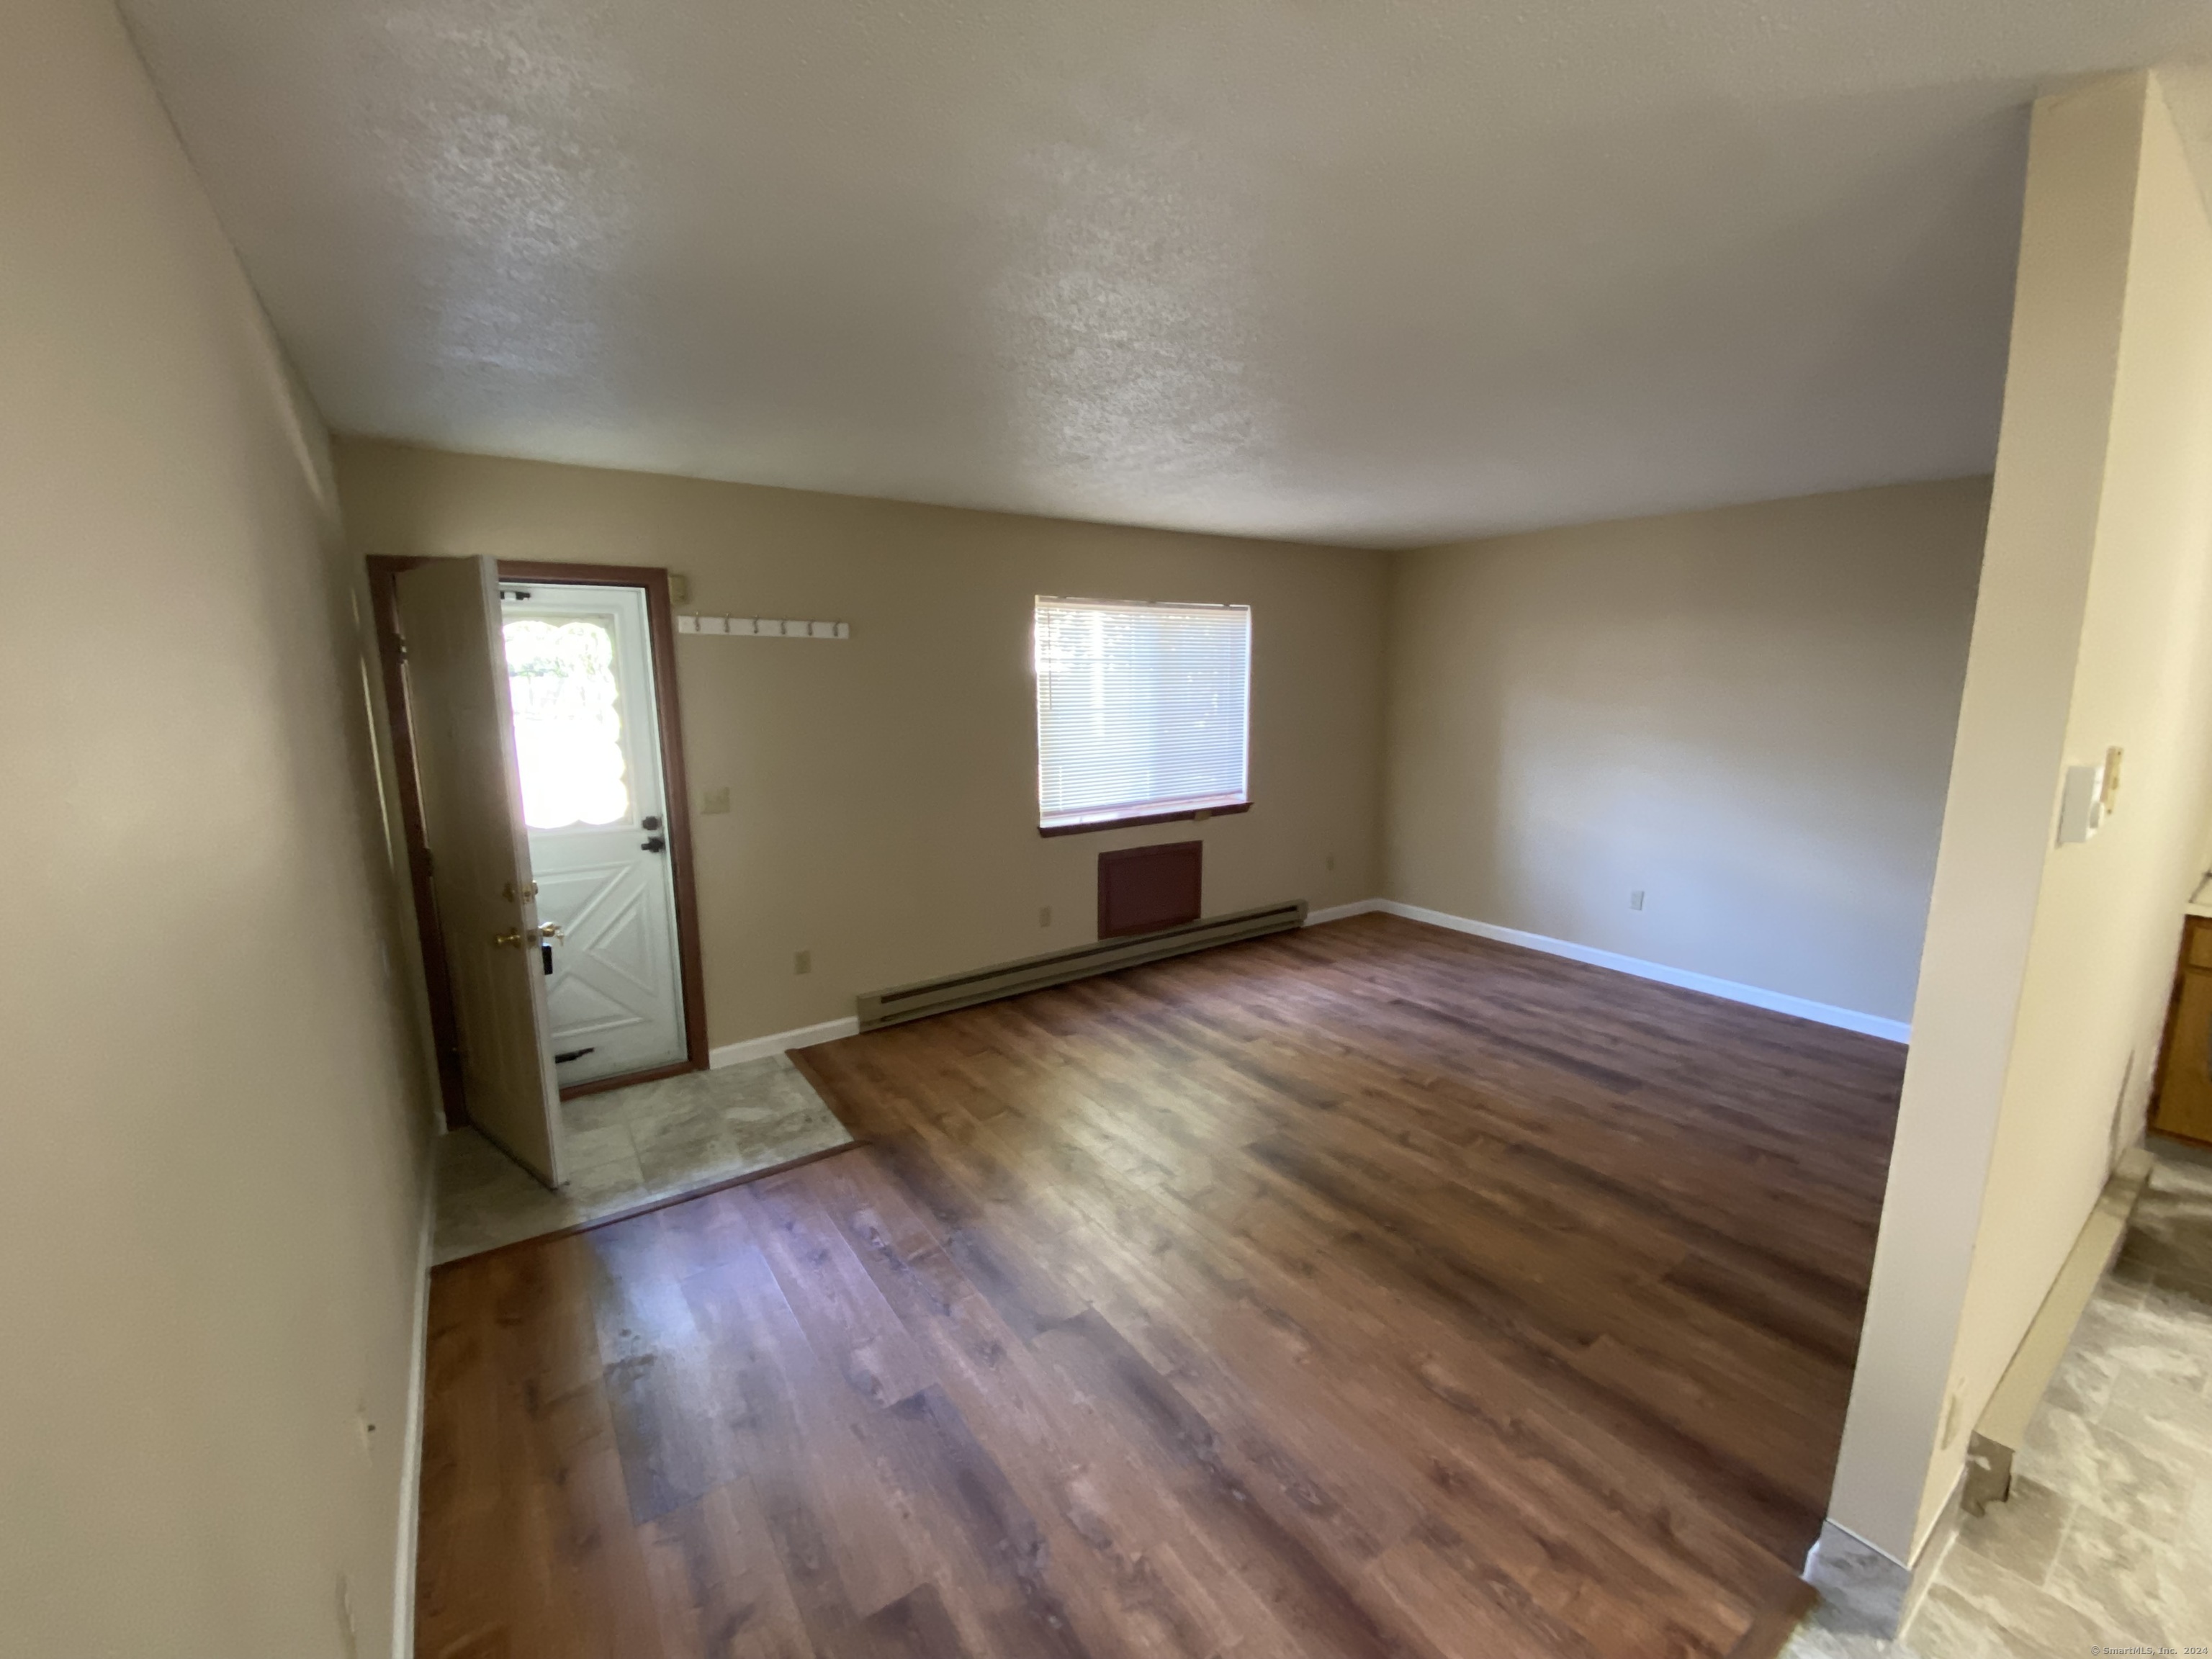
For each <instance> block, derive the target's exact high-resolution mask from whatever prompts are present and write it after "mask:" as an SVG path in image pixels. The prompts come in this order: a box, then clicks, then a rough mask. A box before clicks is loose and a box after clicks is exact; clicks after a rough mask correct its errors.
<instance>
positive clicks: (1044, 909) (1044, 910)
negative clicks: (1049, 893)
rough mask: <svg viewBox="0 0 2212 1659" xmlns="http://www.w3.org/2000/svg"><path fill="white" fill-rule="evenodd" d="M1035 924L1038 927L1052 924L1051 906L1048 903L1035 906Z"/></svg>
mask: <svg viewBox="0 0 2212 1659" xmlns="http://www.w3.org/2000/svg"><path fill="white" fill-rule="evenodd" d="M1037 926H1038V927H1051V926H1052V906H1050V905H1049V904H1040V905H1038V906H1037Z"/></svg>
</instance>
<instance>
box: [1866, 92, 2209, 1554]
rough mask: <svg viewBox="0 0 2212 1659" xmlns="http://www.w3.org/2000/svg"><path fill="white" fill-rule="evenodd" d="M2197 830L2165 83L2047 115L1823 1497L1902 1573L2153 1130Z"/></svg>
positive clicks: (2071, 101) (2205, 250)
mask: <svg viewBox="0 0 2212 1659" xmlns="http://www.w3.org/2000/svg"><path fill="white" fill-rule="evenodd" d="M2112 744H2118V745H2123V746H2124V749H2125V750H2126V763H2125V767H2124V786H2123V788H2122V792H2121V794H2120V797H2119V800H2118V812H2117V814H2116V816H2115V817H2113V818H2112V820H2110V821H2109V823H2107V824H2106V827H2105V829H2103V830H2102V832H2101V833H2100V835H2099V836H2097V838H2096V839H2095V840H2093V841H2092V842H2089V843H2087V845H2086V846H2075V847H2068V848H2055V847H2054V845H2053V841H2054V826H2055V822H2056V814H2057V795H2058V790H2059V787H2060V780H2061V772H2062V769H2063V766H2064V765H2065V764H2066V763H2069V762H2089V761H2093V760H2095V759H2097V758H2098V757H2100V756H2101V755H2102V754H2103V752H2104V750H2106V747H2107V746H2108V745H2112ZM2208 821H2212V223H2208V221H2207V218H2206V215H2205V209H2204V204H2203V198H2202V197H2201V195H2200V192H2199V190H2198V188H2197V180H2196V179H2195V178H2194V177H2192V174H2191V167H2190V164H2189V160H2188V158H2187V157H2186V155H2185V150H2184V145H2183V143H2182V139H2181V137H2180V135H2179V132H2178V131H2177V130H2176V127H2175V125H2174V124H2173V121H2172V118H2171V117H2170V115H2169V112H2168V107H2167V104H2166V99H2165V97H2164V95H2163V91H2162V88H2161V84H2160V80H2159V79H2158V78H2156V77H2146V76H2142V75H2132V76H2119V77H2114V78H2112V79H2110V80H2106V81H2102V82H2097V83H2094V84H2093V85H2091V86H2088V87H2086V88H2081V89H2078V90H2075V91H2074V92H2070V93H2069V94H2064V95H2063V96H2057V97H2053V98H2049V99H2045V100H2043V101H2042V102H2041V103H2039V104H2038V106H2036V112H2035V119H2034V125H2033V137H2032V142H2031V149H2030V155H2029V166H2028V182H2027V217H2026V222H2025V228H2024V231H2023V236H2022V242H2021V263H2020V275H2019V292H2018V298H2017V301H2016V307H2015V317H2014V324H2013V337H2012V355H2011V366H2010V369H2009V373H2008V380H2007V386H2006V394H2005V412H2004V427H2003V435H2002V442H2001V446H2000V448H1999V451H1998V457H1997V469H1996V483H1995V493H1994V497H1993V501H1992V505H1991V509H1990V534H1989V546H1988V550H1987V554H1986V557H1985V560H1984V571H1983V579H1982V593H1981V599H1980V603H1979V605H1978V610H1977V612H1976V615H1975V620H1974V632H1973V643H1972V650H1971V653H1970V654H1969V657H1968V663H1967V673H1966V696H1965V699H1964V702H1963V706H1962V709H1961V713H1960V723H1959V733H1958V747H1957V756H1956V759H1955V762H1954V766H1953V769H1952V775H1951V784H1950V790H1949V796H1948V802H1947V805H1946V808H1945V814H1944V821H1943V836H1942V850H1941V853H1940V854H1939V857H1938V860H1937V866H1936V885H1935V892H1934V900H1933V903H1932V905H1931V907H1930V911H1929V926H1928V939H1927V945H1926V950H1925V954H1924V958H1923V969H1922V974H1921V982H1920V990H1919V995H1918V998H1917V1001H1916V1004H1915V1006H1914V1012H1913V1043H1912V1050H1911V1057H1910V1060H1909V1061H1908V1064H1907V1067H1906V1072H1905V1090H1904V1097H1903V1101H1902V1103H1901V1106H1900V1110H1899V1124H1898V1134H1897V1141H1896V1146H1895V1150H1894V1152H1893V1158H1892V1163H1891V1170H1890V1179H1889V1188H1888V1194H1887V1200H1886V1203H1885V1207H1884V1210H1883V1215H1882V1228H1881V1242H1880V1244H1879V1246H1878V1249H1877V1251H1876V1255H1875V1272H1874V1283H1873V1290H1872V1294H1871V1297H1870V1299H1869V1307H1868V1314H1867V1322H1866V1327H1865V1331H1864V1334H1863V1338H1862V1342H1861V1347H1860V1352H1859V1363H1858V1370H1857V1376H1856V1378H1855V1380H1854V1384H1853V1389H1852V1394H1851V1404H1850V1416H1849V1419H1848V1421H1847V1424H1846V1427H1845V1431H1844V1444H1843V1452H1842V1458H1841V1462H1840V1463H1839V1466H1838V1472H1837V1477H1836V1486H1835V1492H1834V1496H1833V1498H1832V1504H1831V1518H1832V1520H1833V1521H1834V1522H1837V1523H1838V1525H1840V1526H1842V1527H1844V1528H1846V1529H1848V1530H1849V1531H1850V1532H1852V1533H1855V1534H1857V1535H1858V1536H1859V1537H1860V1538H1862V1539H1864V1540H1865V1541H1868V1542H1869V1543H1871V1544H1874V1545H1875V1546H1876V1547H1878V1548H1880V1549H1881V1550H1882V1551H1883V1552H1885V1553H1887V1554H1888V1555H1890V1556H1891V1557H1892V1558H1893V1559H1896V1560H1898V1561H1905V1560H1908V1559H1911V1556H1912V1555H1913V1554H1914V1553H1917V1550H1918V1548H1919V1547H1920V1544H1921V1542H1922V1541H1923V1539H1924V1538H1925V1537H1926V1535H1927V1534H1928V1532H1929V1528H1931V1526H1932V1525H1933V1524H1934V1522H1936V1519H1937V1518H1938V1517H1939V1516H1940V1514H1941V1511H1942V1503H1943V1500H1944V1498H1945V1497H1946V1495H1947V1494H1948V1492H1950V1490H1951V1489H1952V1486H1953V1485H1954V1482H1955V1480H1956V1479H1957V1476H1958V1474H1959V1470H1960V1465H1961V1461H1962V1457H1963V1454H1964V1447H1965V1443H1966V1437H1967V1434H1968V1432H1969V1431H1970V1430H1971V1429H1972V1425H1973V1423H1974V1421H1975V1419H1976V1418H1977V1417H1978V1414H1979V1413H1980V1411H1981V1408H1982V1407H1983V1405H1984V1403H1985V1402H1986V1401H1987V1399H1988V1397H1989V1395H1990V1391H1991V1390H1992V1389H1994V1388H1995V1386H1996V1382H1997V1380H1998V1378H1999V1377H2000V1376H2002V1373H2003V1370H2004V1367H2005V1365H2006V1364H2008V1362H2009V1360H2010V1358H2011V1357H2012V1354H2013V1352H2014V1351H2015V1348H2016V1347H2017V1346H2018V1345H2019V1342H2020V1340H2021V1336H2022V1334H2024V1333H2025V1331H2026V1328H2027V1324H2028V1323H2029V1322H2030V1321H2031V1320H2032V1319H2033V1316H2034V1313H2035V1310H2036V1309H2037V1308H2038V1307H2039V1305H2040V1304H2041V1301H2042V1298H2043V1297H2044V1294H2045V1291H2047V1290H2048V1288H2049V1286H2050V1285H2051V1280H2052V1279H2053V1278H2054V1277H2055V1275H2056V1273H2057V1268H2058V1266H2059V1264H2060V1262H2061V1261H2063V1258H2064V1256H2065V1254H2066V1252H2067V1250H2068V1249H2069V1247H2070V1246H2071V1244H2072V1243H2073V1241H2074V1238H2075V1234H2076V1233H2077V1232H2078V1231H2080V1228H2081V1223H2082V1221H2083V1219H2084V1218H2086V1216H2087V1213H2088V1211H2089V1209H2090V1206H2092V1204H2093V1202H2094V1200H2095V1198H2096V1195H2097V1194H2098V1192H2099V1190H2100V1188H2101V1187H2102V1185H2103V1182H2104V1180H2105V1178H2106V1174H2107V1172H2108V1169H2109V1165H2110V1162H2111V1158H2112V1155H2113V1152H2114V1150H2115V1141H2116V1139H2122V1140H2124V1139H2127V1138H2131V1137H2132V1135H2133V1133H2136V1131H2137V1130H2139V1128H2140V1125H2141V1119H2142V1108H2143V1102H2144V1095H2145V1091H2146V1090H2147V1088H2148V1084H2149V1081H2150V1073H2151V1071H2152V1067H2153V1066H2154V1061H2155V1048H2156V1044H2157V1041H2158V1036H2159V1031H2160V1024H2161V1021H2162V1018H2163V1016H2164V1013H2165V1009H2166V996H2167V992H2168V988H2169V986H2170V983H2171V976H2172V970H2173V955H2174V950H2175V946H2176V940H2177V936H2178V934H2179V928H2180V921H2181V915H2180V908H2181V905H2182V903H2183V902H2184V901H2185V898H2186V897H2187V896H2188V894H2189V891H2190V890H2191V887H2192V886H2193V885H2194V884H2195V881H2196V877H2197V872H2198V870H2199V869H2200V868H2201V866H2202V863H2203V858H2204V854H2205V846H2206V831H2207V825H2208ZM1947 1423H1948V1431H1947Z"/></svg>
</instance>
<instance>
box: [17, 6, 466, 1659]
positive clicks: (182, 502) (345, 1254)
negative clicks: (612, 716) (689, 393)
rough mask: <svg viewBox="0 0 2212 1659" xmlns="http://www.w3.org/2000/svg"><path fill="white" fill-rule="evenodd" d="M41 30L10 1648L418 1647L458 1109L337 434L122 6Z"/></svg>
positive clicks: (25, 157)
mask: <svg viewBox="0 0 2212 1659" xmlns="http://www.w3.org/2000/svg"><path fill="white" fill-rule="evenodd" d="M6 37H7V44H6V48H5V50H4V51H0V504H4V505H0V597H4V600H5V604H4V605H0V617H4V618H5V630H6V632H5V647H4V648H0V780H4V782H0V799H4V801H5V805H6V810H5V811H0V867H4V868H5V869H6V870H7V872H8V880H7V904H6V908H5V915H6V922H7V925H6V927H5V929H4V932H0V1057H4V1058H0V1079H4V1082H0V1260H4V1261H5V1262H6V1264H7V1266H6V1268H5V1270H4V1272H0V1332H4V1338H0V1341H4V1346H5V1358H4V1359H0V1655H5V1656H8V1659H92V1656H95V1655H116V1656H128V1659H172V1656H174V1659H187V1656H189V1659H322V1656H331V1659H337V1656H341V1655H343V1654H346V1653H348V1652H349V1651H355V1650H357V1651H358V1652H359V1653H360V1654H362V1655H368V1654H372V1653H376V1652H380V1651H387V1652H388V1651H389V1650H390V1644H391V1641H392V1630H391V1623H392V1602H393V1591H394V1585H395V1574H394V1566H395V1561H396V1555H395V1543H396V1541H397V1539H398V1534H399V1525H400V1496H401V1493H402V1492H403V1490H404V1481H403V1469H402V1465H403V1462H404V1456H403V1454H404V1450H405V1445H404V1442H405V1433H404V1430H405V1425H406V1412H407V1405H408V1398H409V1385H410V1374H411V1373H410V1353H411V1351H412V1333H413V1328H414V1320H415V1316H416V1292H417V1289H418V1287H419V1285H421V1283H422V1280H421V1277H420V1272H419V1267H420V1262H419V1244H420V1221H421V1214H422V1149H423V1141H424V1133H425V1130H426V1127H427V1124H428V1112H427V1108H426V1107H425V1105H424V1103H422V1100H421V1098H420V1097H419V1096H418V1094H417V1092H416V1090H415V1089H414V1087H413V1086H412V1084H411V1082H410V1073H411V1068H412V1067H413V1066H414V1064H415V1062H414V1060H413V1058H412V1052H411V1050H410V1048H409V1046H408V1044H407V1042H406V1040H405V1036H404V1021H403V1020H402V1018H401V1017H400V1012H399V999H398V997H397V995H396V994H394V993H393V991H392V988H391V981H390V979H389V976H388V972H387V968H386V963H385V960H384V959H383V957H382V955H381V948H380V947H381V945H382V943H383V941H384V940H385V939H387V938H388V937H389V933H388V923H389V913H388V911H387V909H386V905H385V894H386V886H385V880H386V868H385V863H384V850H383V842H382V839H381V836H380V829H379V825H378V821H377V817H376V812H375V802H374V793H373V791H369V790H368V788H367V787H366V786H365V784H364V782H363V780H366V779H368V778H369V777H370V776H372V775H373V774H372V771H371V764H372V763H371V759H370V754H369V739H368V719H367V715H366V712H365V704H364V702H363V686H362V679H361V678H360V670H359V663H358V660H357V652H358V635H357V632H356V624H355V621H354V615H353V611H352V609H351V598H352V595H351V590H350V589H349V586H348V584H347V582H346V580H345V579H344V576H343V568H344V567H343V563H342V562H341V561H342V556H341V551H340V546H339V538H338V536H337V520H336V507H335V496H334V494H333V491H332V488H331V478H330V476H329V471H328V462H327V458H326V455H325V446H324V440H323V435H322V432H321V430H320V428H319V425H318V424H317V422H316V421H315V418H314V416H313V413H312V412H311V411H310V410H307V408H306V406H305V405H304V404H302V403H301V401H300V400H299V399H298V398H296V397H295V394H294V392H293V389H292V387H291V386H289V384H288V380H287V377H286V375H285V373H284V368H283V362H282V361H281V360H280V358H279V356H278V355H277V352H276V347H275V345H274V343H273V342H272V340H271V338H270V332H269V330H268V328H267V326H266V325H265V324H264V320H263V318H262V315H261V312H260V309H259V307H258V305H257V304H256V302H255V300H254V296H253V295H252V292H251V291H250V290H249V289H248V288H247V286H246V282H245V280H244V278H243V276H241V274H240V270H239V269H238V266H237V264H236V261H235V260H234V258H233V257H232V254H231V251H230V249H229V247H228V245H227V244H226V243H225V242H224V240H223V239H222V235H221V234H220V233H219V232H218V231H217V229H216V225H215V222H214V219H213V217H212V216H211V215H210V211H209V210H208V207H207V204H206V203H205V202H204V199H203V197H202V196H201V193H200V190H199V187H198V185H197V181H196V180H195V179H194V177H193V175H192V173H191V170H190V168H189V167H187V165H186V163H185V158H184V156H183V155H182V154H181V153H180V151H179V149H178V146H177V143H176V142H175V139H174V137H173V135H172V133H171V131H170V128H169V125H168V122H167V118H165V116H164V115H163V113H162V112H161V108H160V106H158V105H157V103H156V102H155V98H154V95H153V94H152V92H151V90H150V88H149V86H148V84H147V82H146V81H145V78H144V76H143V74H142V73H141V71H140V69H139V65H138V63H137V58H136V57H135V56H134V54H133V53H132V51H131V46H130V43H129V42H128V40H126V39H125V35H124V33H123V31H122V28H121V27H120V25H119V24H118V21H117V20H116V18H115V15H114V14H113V12H112V9H110V8H109V7H108V6H106V5H105V4H102V3H98V0H15V3H13V4H11V5H10V6H9V9H8V17H7V26H6ZM364 1422H369V1423H374V1425H375V1429H374V1433H373V1434H372V1435H368V1436H367V1437H364V1432H363V1428H362V1424H363V1423H364ZM365 1439H366V1443H365ZM342 1586H343V1589H342ZM342 1594H343V1595H345V1596H347V1597H348V1598H349V1600H350V1603H351V1607H352V1610H353V1614H354V1618H355V1620H356V1644H357V1645H356V1649H355V1650H349V1649H348V1648H346V1647H345V1646H344V1645H343V1639H342V1637H341V1632H340V1615H339V1607H340V1597H341V1595H342Z"/></svg>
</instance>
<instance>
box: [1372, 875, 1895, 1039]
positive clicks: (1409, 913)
mask: <svg viewBox="0 0 2212 1659" xmlns="http://www.w3.org/2000/svg"><path fill="white" fill-rule="evenodd" d="M1367 908H1371V909H1376V910H1385V911H1388V912H1389V914H1390V915H1394V916H1403V917H1405V918H1406V920H1407V921H1425V922H1426V923H1428V924H1429V926H1430V927H1449V928H1450V929H1451V930H1452V931H1453V932H1454V933H1473V934H1474V936H1475V937H1476V938H1478V939H1496V940H1497V941H1498V943H1499V944H1501V945H1520V946H1522V948H1523V949H1526V950H1530V951H1543V952H1545V953H1546V954H1547V955H1549V956H1555V957H1566V958H1568V959H1569V960H1570V961H1572V962H1586V963H1589V964H1590V965H1591V966H1592V967H1594V968H1610V969H1613V971H1614V972H1615V973H1617V974H1633V975H1636V977H1637V978H1638V979H1650V980H1656V981H1659V983H1660V984H1662V985H1675V986H1680V987H1681V988H1682V989H1683V990H1686V991H1702V992H1704V993H1705V994H1706V995H1707V996H1712V997H1726V998H1727V999H1728V1000H1729V1001H1730V1002H1743V1003H1748V1004H1750V1005H1751V1006H1753V1007H1754V1008H1765V1009H1768V1010H1770V1011H1771V1012H1774V1013H1778V1014H1794V1015H1796V1017H1797V1018H1799V1019H1810V1020H1817V1021H1818V1022H1819V1023H1820V1024H1823V1025H1834V1026H1838V1027H1840V1028H1842V1029H1843V1030H1846V1031H1858V1032H1861V1033H1863V1034H1864V1035H1865V1036H1875V1037H1883V1038H1886V1039H1887V1040H1888V1041H1889V1042H1911V1040H1912V1026H1911V1023H1910V1022H1909V1021H1906V1020H1901V1019H1884V1018H1881V1015H1879V1014H1863V1013H1861V1012H1858V1011H1857V1009H1856V1008H1838V1007H1837V1006H1834V1005H1833V1004H1832V1003H1826V1002H1814V1001H1813V1000H1811V999H1810V998H1808V997H1793V996H1787V995H1784V994H1783V993H1782V992H1780V991H1768V990H1762V989H1761V988H1760V987H1758V986H1756V985H1740V984H1738V983H1737V982H1736V981H1734V980H1731V979H1716V978H1714V977H1713V976H1712V975H1711V974H1693V973H1692V972H1690V971H1689V970H1688V969H1686V968H1669V967H1668V966H1667V965H1666V964H1665V963H1659V962H1646V961H1644V959H1643V958H1642V957H1625V956H1622V955H1620V953H1619V952H1618V951H1601V950H1599V949H1597V948H1596V947H1595V946H1594V945H1577V944H1574V943H1573V942H1572V941H1571V940H1568V939H1547V937H1545V935H1543V934H1541V933H1522V931H1521V930H1520V929H1519V928H1517V927H1499V926H1498V924H1497V923H1495V922H1490V921H1470V920H1469V919H1468V918H1467V917H1466V916H1455V915H1448V914H1447V913H1445V912H1444V911H1442V910H1425V909H1423V908H1421V907H1420V906H1419V905H1418V904H1401V903H1400V902H1398V901H1397V900H1395V899H1381V900H1377V901H1375V902H1372V903H1370V905H1369V906H1368V907H1367Z"/></svg>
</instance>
